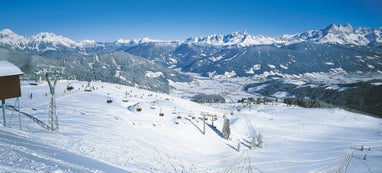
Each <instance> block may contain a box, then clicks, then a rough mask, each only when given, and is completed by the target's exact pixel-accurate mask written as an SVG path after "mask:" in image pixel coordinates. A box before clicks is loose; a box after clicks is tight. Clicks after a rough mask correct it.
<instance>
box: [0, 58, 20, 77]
mask: <svg viewBox="0 0 382 173" xmlns="http://www.w3.org/2000/svg"><path fill="white" fill-rule="evenodd" d="M22 74H23V72H22V71H21V70H20V68H18V67H17V66H16V65H14V64H12V63H10V62H8V61H0V77H3V76H14V75H22Z"/></svg>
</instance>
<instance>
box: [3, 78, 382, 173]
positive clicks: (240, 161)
mask: <svg viewBox="0 0 382 173" xmlns="http://www.w3.org/2000/svg"><path fill="white" fill-rule="evenodd" d="M68 85H72V86H73V87H74V89H73V90H71V91H67V90H66V88H67V86H68ZM86 85H87V82H81V81H60V82H59V83H58V84H57V87H56V93H57V94H56V103H57V115H58V119H59V132H58V133H57V132H50V131H47V130H45V129H43V128H42V127H41V126H39V125H38V124H37V123H35V122H33V121H32V120H31V119H29V118H27V117H26V116H24V115H23V114H21V115H20V116H21V119H20V121H21V130H19V128H20V126H19V124H20V123H19V119H18V118H19V114H18V113H17V112H16V111H12V110H11V109H10V107H8V108H9V109H7V110H6V112H7V117H6V118H7V126H8V127H0V172H267V173H268V172H275V173H276V172H347V173H350V172H382V166H381V165H380V163H381V162H382V119H378V118H373V117H369V116H365V115H362V114H357V113H351V112H347V111H344V110H341V109H305V108H299V107H288V106H286V105H285V104H281V103H275V104H272V105H263V104H260V105H247V104H239V103H225V104H197V103H194V102H191V101H189V100H186V99H182V98H181V97H180V94H181V93H175V94H174V93H173V94H171V95H167V94H162V93H155V92H150V91H146V90H141V89H137V88H132V87H128V86H123V85H118V84H110V83H102V82H92V83H91V91H90V92H85V91H84V89H85V88H86ZM232 86H233V87H236V85H235V84H232ZM48 91H49V87H48V86H47V83H41V84H39V85H38V86H32V85H29V84H28V83H24V84H23V85H22V95H23V96H22V97H21V98H20V99H19V103H20V110H21V111H22V112H24V113H27V114H29V115H31V116H34V117H36V118H38V119H39V120H41V121H43V122H47V112H48V105H49V97H50V96H49V92H48ZM224 92H227V93H228V92H230V91H224ZM46 93H47V96H46V95H45V94H46ZM232 97H234V96H232ZM234 99H235V98H233V100H234ZM107 100H111V101H112V103H107ZM15 101H16V100H15V99H10V100H7V101H6V102H7V105H14V103H15ZM16 105H17V104H16ZM139 109H141V111H139ZM160 113H163V115H164V116H159V114H160ZM202 114H209V115H216V116H217V120H216V121H213V122H212V121H211V119H212V118H211V117H209V116H208V117H207V118H208V119H207V120H206V123H207V125H206V126H205V134H203V133H202V132H203V131H204V130H203V129H204V127H203V116H202ZM223 117H227V118H229V120H230V128H231V136H230V139H229V140H225V139H223V137H222V127H223V121H224V119H223ZM0 122H1V124H2V123H3V121H2V120H1V121H0ZM8 123H9V124H8ZM258 134H261V135H262V136H263V141H264V146H263V148H256V149H251V147H250V145H251V140H252V139H253V138H254V137H256V136H257V135H258ZM239 145H240V149H238V146H239Z"/></svg>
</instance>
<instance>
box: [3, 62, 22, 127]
mask: <svg viewBox="0 0 382 173" xmlns="http://www.w3.org/2000/svg"><path fill="white" fill-rule="evenodd" d="M22 74H23V72H22V71H21V70H20V68H18V67H17V66H16V65H14V64H12V63H10V62H8V61H0V100H1V104H2V110H3V123H4V126H6V122H5V99H9V98H15V97H20V96H21V89H20V75H22Z"/></svg>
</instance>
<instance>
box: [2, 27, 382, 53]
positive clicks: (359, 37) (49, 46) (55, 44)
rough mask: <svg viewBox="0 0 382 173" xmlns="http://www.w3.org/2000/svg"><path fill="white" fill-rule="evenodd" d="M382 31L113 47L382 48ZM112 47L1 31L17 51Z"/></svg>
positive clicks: (218, 37) (217, 37) (331, 30)
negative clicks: (313, 45) (302, 45)
mask: <svg viewBox="0 0 382 173" xmlns="http://www.w3.org/2000/svg"><path fill="white" fill-rule="evenodd" d="M381 31H382V27H381V28H375V29H374V28H364V27H352V26H351V25H350V24H347V25H335V24H332V25H330V26H328V27H326V28H324V29H320V30H310V31H307V32H304V33H297V34H293V35H283V36H281V37H267V36H262V35H256V36H254V35H251V34H249V33H247V32H245V31H243V32H234V33H231V34H226V35H223V34H214V35H210V36H206V37H192V38H188V39H186V40H184V41H165V40H155V39H150V38H143V39H133V40H124V39H119V40H116V41H115V42H113V43H112V45H113V46H116V47H119V46H134V45H138V44H143V43H159V42H164V43H174V44H182V43H186V44H196V45H212V46H240V47H245V46H253V45H275V44H276V45H289V44H295V43H302V42H312V43H329V44H346V45H349V44H350V45H360V46H379V45H382V32H381ZM108 44H110V43H102V42H97V41H94V40H81V41H73V40H71V39H69V38H67V37H64V36H60V35H56V34H54V33H49V32H42V33H39V34H37V35H33V36H29V37H28V36H20V35H18V34H16V33H14V32H12V31H11V30H10V29H3V30H1V31H0V45H3V46H11V47H13V48H18V49H26V50H35V51H38V52H45V51H49V50H59V49H62V48H70V49H75V50H80V51H86V50H88V49H91V48H96V47H107V45H108Z"/></svg>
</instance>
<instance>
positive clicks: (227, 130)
mask: <svg viewBox="0 0 382 173" xmlns="http://www.w3.org/2000/svg"><path fill="white" fill-rule="evenodd" d="M222 131H223V137H224V139H229V136H230V134H231V129H230V122H229V119H228V118H225V119H224V124H223V130H222Z"/></svg>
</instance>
